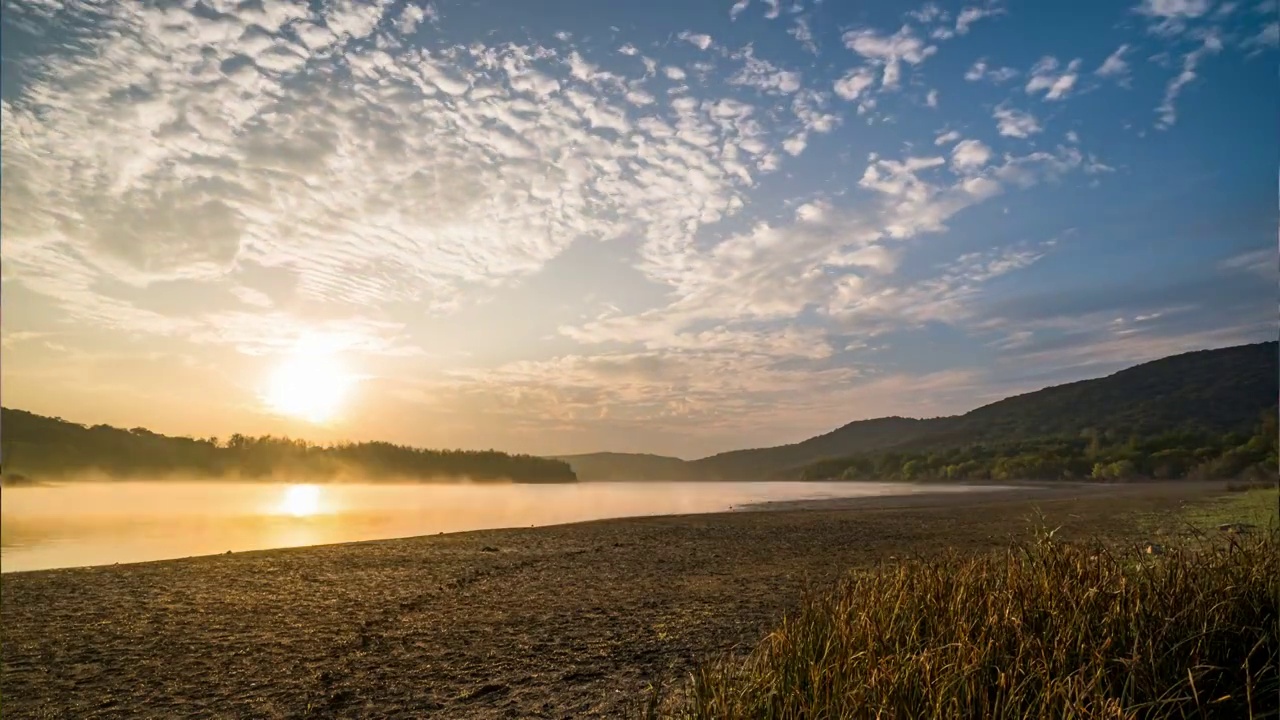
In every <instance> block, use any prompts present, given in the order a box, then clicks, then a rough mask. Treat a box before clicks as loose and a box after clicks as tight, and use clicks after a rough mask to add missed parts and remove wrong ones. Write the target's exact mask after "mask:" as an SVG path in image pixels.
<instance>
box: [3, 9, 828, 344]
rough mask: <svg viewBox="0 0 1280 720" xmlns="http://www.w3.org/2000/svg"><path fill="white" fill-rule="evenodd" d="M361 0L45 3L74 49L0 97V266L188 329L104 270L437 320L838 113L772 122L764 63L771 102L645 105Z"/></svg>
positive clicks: (119, 320)
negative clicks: (426, 35)
mask: <svg viewBox="0 0 1280 720" xmlns="http://www.w3.org/2000/svg"><path fill="white" fill-rule="evenodd" d="M370 8H372V9H370ZM380 8H381V6H345V5H344V6H341V7H335V8H326V7H321V6H316V7H315V8H311V7H309V6H306V5H297V6H295V5H284V4H279V5H277V4H270V5H268V6H267V7H266V9H265V10H259V11H253V12H250V11H246V12H244V13H241V14H239V15H223V16H217V17H213V16H209V15H208V14H207V13H204V12H203V11H200V10H186V9H182V8H169V9H166V10H163V11H161V10H157V9H152V8H150V7H149V6H145V5H144V6H134V5H108V6H102V7H101V8H97V7H92V6H74V7H70V8H68V9H67V10H65V11H64V12H62V13H60V14H59V15H58V16H57V17H56V20H57V22H59V23H64V24H67V25H68V26H69V27H70V28H71V29H73V30H75V29H77V28H78V30H77V33H78V34H77V33H71V34H69V35H68V37H71V38H73V39H74V42H75V43H79V45H80V46H79V47H78V48H77V51H75V52H64V53H59V54H55V55H49V56H47V57H44V58H42V59H41V62H40V63H39V64H37V65H31V66H29V68H28V70H27V71H26V73H25V75H24V82H23V84H22V86H20V87H19V88H15V89H13V90H12V91H11V90H10V88H8V87H6V93H7V94H6V97H5V99H4V101H3V104H2V106H0V113H2V118H0V125H2V128H0V131H2V133H3V144H4V148H5V158H4V161H5V167H4V170H5V172H4V174H3V177H2V178H0V183H2V187H3V197H4V209H5V212H4V213H3V217H2V222H3V235H4V238H5V264H4V272H5V283H6V285H7V284H8V283H10V282H16V283H19V284H22V285H24V286H26V287H28V288H29V289H31V290H33V291H36V292H38V293H40V294H42V295H45V296H47V297H49V298H52V299H53V300H54V301H56V303H57V304H58V306H59V307H60V308H61V309H62V312H64V313H66V314H67V316H68V317H70V318H74V319H76V320H82V321H85V322H91V323H99V322H101V323H103V326H104V327H112V328H121V329H128V330H129V331H131V332H149V333H154V334H161V335H175V336H180V337H188V338H197V339H198V341H200V342H231V340H228V338H231V337H233V336H234V334H227V333H224V332H220V331H218V330H217V328H218V327H221V324H222V323H224V321H226V320H227V317H225V316H217V317H212V318H206V317H201V316H189V315H188V316H182V315H179V314H177V311H172V312H174V313H175V315H173V316H171V315H167V314H164V313H161V312H157V311H154V310H145V309H142V308H140V307H137V306H135V305H134V304H133V302H132V301H129V300H125V299H122V298H124V297H126V295H124V294H121V293H119V292H117V291H115V290H112V289H111V288H113V287H116V286H117V285H119V284H121V283H122V284H124V285H125V286H133V287H135V288H143V287H149V286H152V285H155V284H157V283H162V282H184V283H199V284H210V285H216V286H218V287H222V288H227V289H230V288H233V287H237V286H240V285H244V284H245V283H244V277H245V274H246V273H272V274H273V276H276V277H280V278H284V279H285V280H284V284H285V286H287V287H288V288H289V295H290V298H291V300H293V301H294V302H297V303H314V304H316V305H317V306H322V307H324V308H327V309H326V311H325V312H327V313H329V314H331V315H336V314H340V313H341V312H343V310H341V308H347V309H352V308H354V309H358V310H359V311H364V310H366V309H367V308H369V307H403V306H412V307H414V308H416V310H415V312H417V313H426V314H432V313H447V312H452V311H454V310H456V308H457V306H458V304H459V303H461V302H466V301H467V298H474V297H478V296H483V295H484V291H485V289H488V288H495V287H499V286H504V285H510V284H514V283H517V282H519V280H520V279H521V278H525V277H528V276H530V275H532V274H534V273H537V272H538V271H539V270H541V269H542V268H543V267H544V266H545V265H546V264H547V263H548V262H550V261H551V260H552V259H554V258H556V257H558V256H559V255H560V254H561V253H563V252H564V251H565V250H566V249H567V248H568V247H569V246H570V245H572V244H573V243H575V242H579V241H584V242H597V241H609V240H612V239H616V238H620V237H623V236H626V237H629V238H640V239H641V240H642V241H643V242H646V243H653V244H655V245H663V244H668V243H670V244H676V245H679V244H681V243H685V242H691V241H692V237H693V235H694V234H695V233H696V232H697V231H698V230H699V228H701V227H702V226H703V225H705V224H708V223H714V222H717V221H718V220H720V219H723V218H726V217H729V216H732V215H733V214H735V213H737V212H739V211H741V209H742V208H743V207H744V204H745V203H744V199H743V191H744V189H745V188H748V187H750V186H751V185H752V184H753V183H754V182H755V176H756V175H757V173H759V172H761V171H760V170H758V169H757V168H758V167H764V166H768V167H776V166H777V165H778V163H779V162H781V159H782V156H781V154H782V148H783V142H784V141H786V140H787V139H788V138H796V137H797V128H796V127H795V125H796V124H799V123H804V124H806V125H807V126H808V127H809V128H811V129H809V130H805V132H822V131H824V130H823V128H826V129H829V128H830V127H832V126H834V125H835V123H836V122H837V120H836V119H835V118H834V117H833V116H831V115H829V114H827V113H824V112H822V111H821V110H820V108H819V106H818V104H817V103H816V101H813V100H812V99H811V100H809V101H806V104H803V105H802V106H800V112H803V113H805V115H804V117H803V118H800V117H799V116H798V115H793V112H795V111H793V106H792V102H791V100H792V97H791V96H793V95H796V94H798V92H799V82H798V75H797V74H790V73H787V72H786V71H777V72H775V73H773V74H772V75H771V77H772V78H773V79H774V80H773V81H771V82H773V86H772V87H773V90H774V91H776V92H777V93H780V94H785V95H787V97H785V98H780V99H779V100H778V101H777V104H776V107H775V106H773V105H770V104H768V102H766V101H761V102H760V103H759V110H755V109H754V107H753V105H752V104H750V103H745V102H743V101H741V100H736V99H733V98H725V97H719V96H718V95H717V94H716V93H715V92H714V91H710V90H707V89H706V88H697V89H698V90H700V91H701V92H700V93H699V94H700V95H701V97H689V98H687V99H688V100H689V102H685V101H684V100H682V99H677V100H674V101H672V102H669V103H667V102H657V96H658V95H657V93H656V92H655V89H656V88H654V87H652V86H648V85H646V84H645V83H646V82H648V81H649V78H648V77H647V76H646V77H638V76H637V77H635V78H623V77H621V76H619V75H616V74H613V73H610V72H606V71H603V70H600V69H599V67H597V66H596V65H595V64H594V63H593V62H591V61H589V59H588V58H587V57H585V56H583V55H581V54H580V53H579V52H578V51H577V50H575V49H573V48H564V47H559V48H550V47H546V46H543V45H539V44H536V43H528V44H513V43H504V44H495V45H486V44H483V43H472V44H469V45H466V46H461V45H459V46H439V47H436V46H433V47H432V48H431V49H422V48H417V47H409V46H402V45H397V44H395V43H389V42H383V41H379V42H373V41H372V38H373V37H374V36H377V37H385V35H386V34H387V33H392V32H401V31H403V30H405V27H404V22H403V20H404V15H403V13H402V12H401V13H397V14H388V15H381V14H379V13H381V12H382V10H381V9H380ZM6 11H8V8H6ZM409 17H410V20H411V23H416V22H419V21H418V20H417V19H416V15H412V14H411V15H410V16H409ZM423 17H424V18H426V17H428V16H427V15H426V14H425V11H424V16H423ZM304 27H305V28H313V27H314V28H326V29H327V32H328V35H322V34H320V33H316V32H313V31H312V30H310V29H306V30H304ZM89 30H91V31H89ZM50 31H51V32H52V29H51V30H50ZM308 34H310V35H314V37H313V38H312V39H311V40H310V41H309V42H310V43H311V45H310V46H309V45H308V44H306V43H303V42H298V41H297V39H295V38H300V37H302V36H304V35H308ZM691 42H693V43H694V44H695V45H701V43H702V42H703V41H702V40H701V39H700V38H693V39H691ZM625 47H628V46H624V48H625ZM624 54H625V53H624ZM674 74H675V73H674V72H671V71H670V70H669V71H668V76H671V75H674ZM337 77H341V78H342V80H341V81H337V80H336V79H335V78H337ZM766 110H767V111H769V113H770V114H778V113H780V114H781V116H783V117H786V118H788V119H790V120H789V122H788V123H787V124H785V125H779V126H776V127H775V126H774V124H773V123H768V124H766V123H765V122H764V118H765V117H766V116H765V115H764V112H765V111H766ZM775 111H776V113H775ZM792 118H794V119H792ZM797 143H798V141H797V140H795V139H792V140H790V145H791V147H792V149H794V148H795V147H796V146H797ZM86 167H92V168H93V169H94V170H93V172H91V173H90V172H86V171H85V170H84V168H86ZM299 218H305V222H299V220H298V219H299ZM108 280H109V281H111V282H105V281H108ZM232 292H235V293H236V294H235V295H231V296H226V297H228V300H229V301H233V302H234V301H235V300H232V298H237V299H238V301H239V302H248V303H252V304H255V305H257V306H262V303H261V302H260V300H261V298H258V297H257V296H255V295H252V294H251V293H249V292H247V291H245V290H237V291H232ZM135 295H136V294H135ZM166 312H170V311H167V310H166ZM236 322H237V323H239V322H242V321H240V320H237V321H236Z"/></svg>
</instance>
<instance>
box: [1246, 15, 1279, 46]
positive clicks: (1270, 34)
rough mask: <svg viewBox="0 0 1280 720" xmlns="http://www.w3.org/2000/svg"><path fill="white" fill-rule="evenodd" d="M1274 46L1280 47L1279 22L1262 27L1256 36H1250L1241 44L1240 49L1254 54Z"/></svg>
mask: <svg viewBox="0 0 1280 720" xmlns="http://www.w3.org/2000/svg"><path fill="white" fill-rule="evenodd" d="M1276 46H1280V22H1277V21H1272V22H1269V23H1267V24H1266V25H1264V26H1262V29H1261V30H1259V31H1258V34H1257V35H1251V36H1250V37H1248V38H1245V40H1244V41H1243V42H1242V43H1241V47H1243V48H1245V49H1246V50H1251V51H1253V52H1255V53H1256V52H1262V51H1263V50H1266V49H1267V48H1273V47H1276Z"/></svg>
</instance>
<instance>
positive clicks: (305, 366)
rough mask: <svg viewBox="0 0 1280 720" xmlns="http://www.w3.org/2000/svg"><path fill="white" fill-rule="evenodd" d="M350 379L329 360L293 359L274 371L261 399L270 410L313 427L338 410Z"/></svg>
mask: <svg viewBox="0 0 1280 720" xmlns="http://www.w3.org/2000/svg"><path fill="white" fill-rule="evenodd" d="M350 386H351V376H350V375H348V374H347V373H346V372H345V371H344V369H343V368H342V366H341V365H340V364H339V363H338V362H337V361H336V360H335V359H334V358H333V357H331V356H328V355H323V354H312V355H309V354H304V353H299V354H296V355H293V356H291V357H289V358H287V359H285V360H284V361H283V362H281V363H280V365H279V366H277V367H276V369H275V372H273V373H272V374H271V378H270V380H269V381H268V384H267V391H266V394H265V397H264V400H265V401H266V403H267V405H269V406H270V407H271V409H272V410H275V411H276V412H278V413H280V414H282V415H288V416H290V417H295V418H299V419H302V420H307V421H309V422H313V423H325V422H328V421H330V420H332V419H333V418H334V416H336V415H337V414H338V411H339V410H341V409H342V403H343V401H344V400H345V399H346V396H347V390H348V389H349V388H350Z"/></svg>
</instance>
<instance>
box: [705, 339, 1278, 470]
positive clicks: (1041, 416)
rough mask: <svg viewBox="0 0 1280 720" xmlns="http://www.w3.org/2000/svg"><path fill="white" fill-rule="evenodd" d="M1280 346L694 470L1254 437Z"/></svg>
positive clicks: (1268, 402) (727, 457)
mask: <svg viewBox="0 0 1280 720" xmlns="http://www.w3.org/2000/svg"><path fill="white" fill-rule="evenodd" d="M1277 351H1278V348H1277V343H1275V342H1267V343H1259V344H1256V345H1241V346H1237V347H1230V348H1223V349H1219V350H1202V351H1197V352H1190V353H1184V354H1181V355H1174V356H1171V357H1167V358H1162V359H1160V360H1154V361H1152V362H1147V363H1143V364H1141V365H1137V366H1134V367H1131V368H1128V369H1126V370H1121V371H1120V372H1117V373H1115V374H1113V375H1109V376H1107V377H1104V378H1098V379H1094V380H1083V381H1080V382H1074V383H1069V384H1066V385H1058V386H1054V387H1049V388H1045V389H1043V390H1038V391H1035V392H1031V393H1027V394H1025V395H1018V396H1015V397H1010V398H1006V399H1004V400H1000V401H998V402H994V403H991V404H990V405H985V406H983V407H980V408H977V409H976V410H972V411H970V412H968V413H965V414H964V415H960V416H955V417H943V418H933V419H929V420H914V419H910V418H879V419H875V420H861V421H857V422H852V423H849V424H848V425H845V426H843V427H841V428H838V429H836V430H833V431H832V432H830V433H827V434H825V435H820V436H818V437H815V438H810V439H809V440H805V441H804V442H800V443H796V444H793V445H783V446H779V447H771V448H760V449H755V450H739V451H735V452H729V453H722V454H719V455H713V456H711V457H708V458H703V459H701V460H696V461H694V462H693V463H692V465H694V466H695V467H696V468H697V469H698V470H699V472H700V474H702V475H704V476H706V477H712V478H725V479H759V478H764V477H771V476H778V475H792V474H794V471H797V470H798V469H799V468H800V467H801V466H805V465H809V464H811V463H815V462H818V461H820V460H825V459H830V458H840V457H846V456H854V455H868V454H876V453H885V452H889V451H901V452H912V453H924V452H926V451H938V450H945V449H951V448H960V447H965V446H969V445H974V444H992V443H1014V442H1021V441H1042V440H1046V439H1053V438H1079V437H1081V435H1082V434H1087V435H1090V436H1096V437H1097V438H1099V441H1100V442H1104V443H1106V442H1121V441H1127V440H1129V439H1130V438H1134V437H1139V438H1145V437H1154V436H1159V435H1163V434H1168V433H1182V434H1184V435H1194V436H1221V435H1223V434H1227V433H1237V434H1240V435H1243V436H1245V437H1248V436H1251V435H1253V434H1254V433H1255V432H1256V431H1257V427H1258V423H1259V419H1260V417H1262V416H1263V415H1264V414H1265V413H1266V412H1268V411H1271V412H1274V411H1273V410H1272V409H1273V408H1275V406H1276V400H1277V396H1278V395H1280V363H1278V362H1277Z"/></svg>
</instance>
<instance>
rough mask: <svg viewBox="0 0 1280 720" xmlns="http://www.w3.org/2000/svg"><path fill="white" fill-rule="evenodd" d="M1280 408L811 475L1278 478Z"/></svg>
mask: <svg viewBox="0 0 1280 720" xmlns="http://www.w3.org/2000/svg"><path fill="white" fill-rule="evenodd" d="M1276 445H1277V424H1276V409H1274V408H1273V409H1271V410H1269V411H1266V412H1264V413H1262V415H1261V417H1260V418H1259V420H1258V422H1257V426H1256V429H1255V430H1254V432H1253V433H1252V434H1245V433H1239V432H1228V433H1225V434H1221V435H1218V434H1210V433H1203V432H1167V433H1162V434H1159V435H1149V436H1142V435H1138V434H1135V433H1127V434H1126V433H1120V432H1117V431H1113V430H1106V431H1098V430H1095V429H1087V430H1084V431H1082V432H1080V433H1079V434H1078V435H1076V436H1074V437H1046V438H1040V439H1030V440H1019V441H1012V442H1007V443H974V444H969V445H964V446H960V447H951V448H948V449H943V450H934V451H923V450H922V451H886V452H879V453H866V454H861V455H853V456H849V457H843V458H836V459H831V460H823V461H820V462H816V463H813V464H811V465H808V466H806V467H804V468H803V469H801V470H800V471H799V477H800V478H802V479H805V480H832V479H836V480H885V481H895V480H898V481H900V480H906V481H915V480H982V481H986V480H996V481H1007V480H1100V481H1124V480H1139V479H1153V480H1177V479H1183V478H1188V479H1202V480H1214V479H1236V478H1247V479H1259V480H1275V479H1276V477H1277V460H1276Z"/></svg>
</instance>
